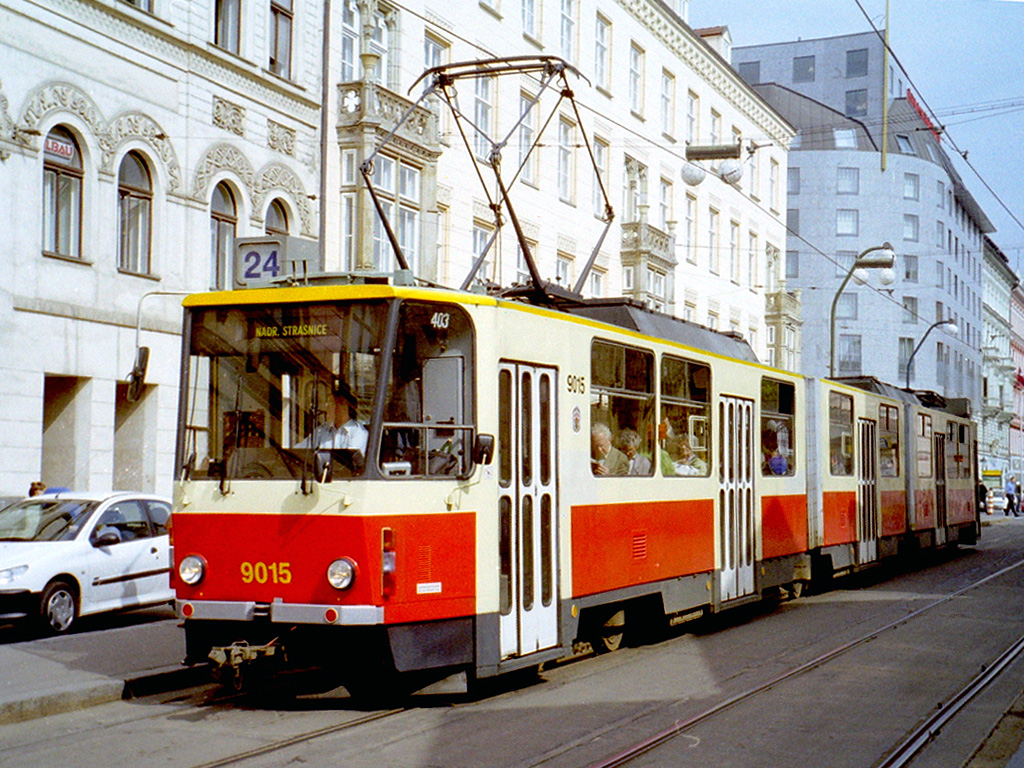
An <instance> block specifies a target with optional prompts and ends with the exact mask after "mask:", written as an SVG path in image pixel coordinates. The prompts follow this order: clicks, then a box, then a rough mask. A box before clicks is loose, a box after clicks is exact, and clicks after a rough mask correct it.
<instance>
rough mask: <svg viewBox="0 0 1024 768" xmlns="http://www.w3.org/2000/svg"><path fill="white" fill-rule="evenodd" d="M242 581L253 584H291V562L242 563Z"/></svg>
mask: <svg viewBox="0 0 1024 768" xmlns="http://www.w3.org/2000/svg"><path fill="white" fill-rule="evenodd" d="M241 571H242V583H243V584H252V583H253V582H254V581H255V582H256V583H257V584H266V583H267V582H270V583H271V584H291V581H292V571H291V563H264V562H256V563H250V562H248V561H246V562H244V563H242V567H241Z"/></svg>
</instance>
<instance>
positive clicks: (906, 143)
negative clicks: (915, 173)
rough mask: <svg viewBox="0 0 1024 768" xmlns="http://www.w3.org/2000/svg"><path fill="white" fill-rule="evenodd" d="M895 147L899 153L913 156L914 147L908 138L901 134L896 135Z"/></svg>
mask: <svg viewBox="0 0 1024 768" xmlns="http://www.w3.org/2000/svg"><path fill="white" fill-rule="evenodd" d="M896 146H897V147H898V148H899V150H900V152H902V153H904V154H906V155H912V154H914V145H913V144H911V143H910V137H909V136H907V135H906V134H903V133H897V134H896Z"/></svg>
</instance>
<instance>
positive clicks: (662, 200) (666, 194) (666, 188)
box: [658, 178, 673, 232]
mask: <svg viewBox="0 0 1024 768" xmlns="http://www.w3.org/2000/svg"><path fill="white" fill-rule="evenodd" d="M672 197H673V194H672V182H671V181H669V180H668V179H666V178H662V179H661V180H660V182H659V184H658V226H659V227H660V228H661V229H662V231H664V232H668V223H669V222H670V221H673V218H672Z"/></svg>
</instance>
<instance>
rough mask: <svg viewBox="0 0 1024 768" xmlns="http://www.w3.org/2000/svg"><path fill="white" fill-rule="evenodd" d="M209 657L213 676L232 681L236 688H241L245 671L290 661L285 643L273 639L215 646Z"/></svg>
mask: <svg viewBox="0 0 1024 768" xmlns="http://www.w3.org/2000/svg"><path fill="white" fill-rule="evenodd" d="M208 658H209V659H210V661H211V662H212V663H213V676H214V677H215V678H217V679H218V680H220V681H221V682H224V683H226V682H228V681H230V682H231V683H232V684H233V685H234V687H235V689H236V690H241V689H242V685H243V680H244V679H245V677H248V675H247V674H246V675H243V672H251V671H253V670H257V669H259V670H264V669H266V668H267V667H270V666H273V665H275V664H278V665H280V664H284V663H285V662H287V661H288V656H287V654H286V653H285V649H284V646H283V645H278V644H277V640H276V639H275V640H272V641H271V642H269V643H267V644H266V645H250V644H249V643H247V642H245V641H244V640H243V641H240V642H237V643H232V644H231V645H222V646H214V647H213V648H211V649H210V653H209V656H208Z"/></svg>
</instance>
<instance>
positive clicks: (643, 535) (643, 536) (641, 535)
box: [633, 531, 647, 560]
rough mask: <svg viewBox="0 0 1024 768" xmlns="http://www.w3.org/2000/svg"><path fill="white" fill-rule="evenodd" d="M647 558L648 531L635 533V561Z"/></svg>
mask: <svg viewBox="0 0 1024 768" xmlns="http://www.w3.org/2000/svg"><path fill="white" fill-rule="evenodd" d="M646 557H647V531H633V559H634V560H644V559H645V558H646Z"/></svg>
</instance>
